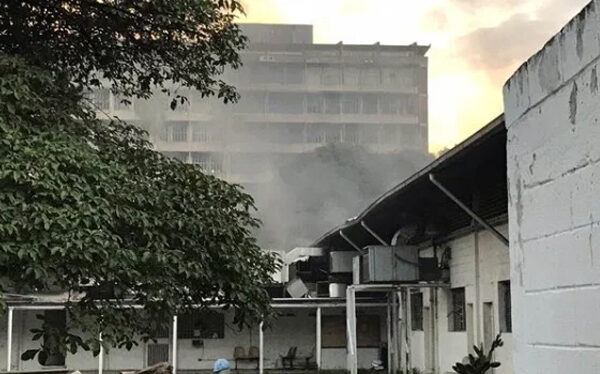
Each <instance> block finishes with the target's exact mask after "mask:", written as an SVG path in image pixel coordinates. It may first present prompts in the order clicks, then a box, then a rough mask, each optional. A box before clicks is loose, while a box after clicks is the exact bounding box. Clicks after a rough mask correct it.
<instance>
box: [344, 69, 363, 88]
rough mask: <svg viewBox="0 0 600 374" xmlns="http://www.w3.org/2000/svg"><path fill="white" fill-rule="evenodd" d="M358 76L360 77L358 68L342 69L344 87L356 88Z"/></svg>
mask: <svg viewBox="0 0 600 374" xmlns="http://www.w3.org/2000/svg"><path fill="white" fill-rule="evenodd" d="M359 76H360V70H359V69H358V68H352V67H345V68H344V85H346V86H358V82H359Z"/></svg>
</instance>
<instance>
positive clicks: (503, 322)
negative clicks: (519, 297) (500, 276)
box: [498, 280, 512, 332]
mask: <svg viewBox="0 0 600 374" xmlns="http://www.w3.org/2000/svg"><path fill="white" fill-rule="evenodd" d="M498 307H499V308H500V313H499V316H500V331H501V332H512V315H511V313H512V310H511V298H510V281H508V280H507V281H501V282H498Z"/></svg>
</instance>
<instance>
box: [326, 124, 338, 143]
mask: <svg viewBox="0 0 600 374" xmlns="http://www.w3.org/2000/svg"><path fill="white" fill-rule="evenodd" d="M325 142H326V143H341V142H342V126H341V125H338V124H329V125H327V127H326V129H325Z"/></svg>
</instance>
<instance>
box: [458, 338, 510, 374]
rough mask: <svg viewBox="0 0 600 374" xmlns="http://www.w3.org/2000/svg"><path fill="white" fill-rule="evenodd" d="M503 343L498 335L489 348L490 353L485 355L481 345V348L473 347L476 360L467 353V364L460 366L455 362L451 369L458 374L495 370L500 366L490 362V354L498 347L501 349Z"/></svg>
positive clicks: (497, 363) (481, 373)
mask: <svg viewBox="0 0 600 374" xmlns="http://www.w3.org/2000/svg"><path fill="white" fill-rule="evenodd" d="M503 345H504V342H503V341H502V339H501V338H500V334H498V336H496V339H495V340H494V341H493V342H492V346H491V347H490V351H489V352H488V353H487V354H485V352H484V351H483V345H481V347H479V348H478V347H477V346H473V349H474V350H475V353H477V358H475V357H474V356H473V355H472V354H470V353H469V363H468V364H461V363H460V362H457V363H456V364H455V365H454V366H452V369H453V370H454V371H455V372H456V373H458V374H483V373H486V372H487V371H488V370H490V369H492V368H497V367H498V366H500V363H499V362H495V361H492V354H493V353H494V350H495V349H496V348H498V347H502V346H503Z"/></svg>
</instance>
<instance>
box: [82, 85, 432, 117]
mask: <svg viewBox="0 0 600 374" xmlns="http://www.w3.org/2000/svg"><path fill="white" fill-rule="evenodd" d="M196 96H197V95H195V94H189V97H188V101H185V102H184V103H178V105H177V106H176V108H175V111H176V112H182V113H186V112H195V113H212V112H214V111H215V110H217V111H225V110H229V109H231V110H233V111H234V112H236V113H244V114H259V113H273V114H365V115H376V114H383V115H414V116H421V117H423V119H425V118H424V117H425V116H426V107H427V103H426V100H424V98H423V99H420V98H419V96H417V95H410V94H385V95H381V94H354V93H344V94H341V93H316V94H303V93H287V92H279V93H274V92H270V93H251V94H250V93H249V94H244V95H243V96H242V97H241V99H240V101H239V103H238V104H236V105H233V106H225V105H222V104H217V103H212V102H209V101H207V99H202V98H199V97H196ZM90 100H91V102H92V103H93V105H94V107H95V108H96V109H97V110H100V111H107V112H108V111H123V110H134V109H135V107H136V105H135V104H136V103H135V102H126V101H123V100H122V99H121V98H119V97H115V96H114V95H112V94H111V93H110V91H109V90H106V89H103V90H98V91H95V92H93V93H92V94H90ZM169 102H170V101H169V100H167V99H166V98H165V100H164V109H165V111H167V110H170V109H169ZM211 104H214V105H211Z"/></svg>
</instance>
